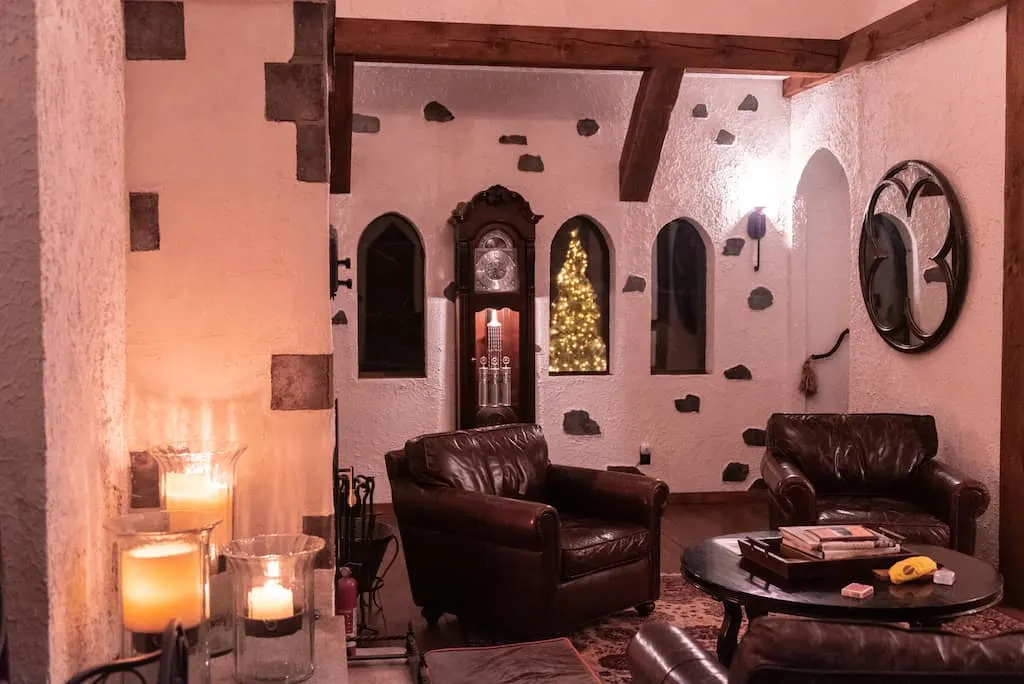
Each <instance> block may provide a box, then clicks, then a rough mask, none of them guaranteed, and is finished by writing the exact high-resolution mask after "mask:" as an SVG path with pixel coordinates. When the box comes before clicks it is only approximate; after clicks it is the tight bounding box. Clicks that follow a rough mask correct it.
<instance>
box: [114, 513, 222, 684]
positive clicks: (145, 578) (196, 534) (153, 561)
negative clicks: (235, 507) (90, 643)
mask: <svg viewBox="0 0 1024 684" xmlns="http://www.w3.org/2000/svg"><path fill="white" fill-rule="evenodd" d="M217 523H218V521H217V520H216V519H211V517H210V515H209V513H208V512H206V511H179V512H178V513H177V514H176V515H173V516H172V515H171V514H170V513H168V512H166V511H147V512H143V513H132V514H129V515H123V516H120V517H118V518H114V519H113V520H111V521H110V522H109V523H108V527H109V529H110V530H111V531H113V532H114V534H115V535H116V538H117V559H118V587H119V593H120V597H121V621H122V625H123V631H124V638H123V643H122V655H123V657H126V658H127V657H132V656H135V655H141V654H144V653H152V652H153V651H156V650H159V649H160V645H161V639H162V637H163V632H164V629H165V628H166V627H167V624H168V622H170V621H171V620H177V621H178V622H179V623H181V626H182V627H183V628H184V629H185V635H186V638H187V639H188V644H189V651H188V661H189V663H188V669H189V681H191V682H199V683H200V684H207V683H208V682H209V681H210V649H209V642H208V634H207V629H208V626H209V624H208V623H209V621H208V615H209V602H210V575H209V569H210V563H209V554H210V551H209V547H210V532H211V531H212V530H213V529H214V528H215V526H216V525H217Z"/></svg>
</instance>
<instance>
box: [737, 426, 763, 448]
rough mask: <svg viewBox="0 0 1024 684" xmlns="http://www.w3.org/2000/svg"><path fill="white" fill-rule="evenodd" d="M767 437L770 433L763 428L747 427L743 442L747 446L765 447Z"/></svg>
mask: <svg viewBox="0 0 1024 684" xmlns="http://www.w3.org/2000/svg"><path fill="white" fill-rule="evenodd" d="M767 439H768V433H766V432H765V431H764V430H762V429H761V428H747V429H746V430H744V431H743V443H744V444H746V445H747V446H753V447H763V446H764V445H765V444H766V443H767Z"/></svg>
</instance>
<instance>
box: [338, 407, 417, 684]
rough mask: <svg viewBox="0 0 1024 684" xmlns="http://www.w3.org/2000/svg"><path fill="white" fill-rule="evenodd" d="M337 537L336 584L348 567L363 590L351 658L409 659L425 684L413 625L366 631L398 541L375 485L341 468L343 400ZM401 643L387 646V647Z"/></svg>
mask: <svg viewBox="0 0 1024 684" xmlns="http://www.w3.org/2000/svg"><path fill="white" fill-rule="evenodd" d="M334 415H335V420H334V426H335V428H334V429H335V432H334V461H333V466H334V467H333V473H334V536H335V541H336V544H335V549H336V552H335V553H336V554H337V557H336V558H335V568H336V570H335V573H336V574H335V577H334V579H335V582H337V580H338V578H339V577H340V572H341V568H349V569H350V570H351V572H352V577H354V578H355V580H356V583H357V585H358V587H359V624H360V626H361V628H362V631H363V632H364V633H363V634H361V635H359V636H358V637H357V646H358V648H357V650H356V654H355V655H354V656H349V658H348V659H349V661H350V662H357V661H364V662H378V661H395V660H404V661H406V662H407V663H408V664H409V670H410V672H411V673H412V676H413V681H414V682H420V681H422V680H421V673H420V654H419V649H418V648H417V646H416V640H415V638H414V636H413V632H412V625H411V624H410V625H409V627H408V630H407V631H406V633H405V634H400V635H386V634H385V635H374V634H366V633H365V632H371V633H372V631H373V630H370V629H369V628H367V627H366V614H367V612H368V610H369V609H370V608H372V607H373V606H374V605H377V606H379V605H380V602H379V600H378V592H379V591H380V590H381V588H382V587H383V586H384V577H383V575H386V574H387V571H388V569H389V568H390V567H391V563H394V561H395V559H396V558H397V557H398V548H397V544H398V539H397V537H396V536H395V532H394V528H393V527H392V526H391V525H389V524H387V523H384V522H378V521H377V513H376V510H375V509H374V503H373V496H374V488H375V481H374V478H373V477H372V476H370V475H356V474H355V469H354V468H353V467H352V466H346V467H342V466H341V464H340V458H339V449H338V444H339V442H338V427H337V426H338V420H337V416H338V402H337V400H335V402H334ZM392 540H394V541H395V544H396V548H395V555H394V557H392V559H391V561H390V562H389V563H388V565H387V567H385V568H384V573H383V574H382V575H380V576H378V572H380V567H381V565H382V564H383V562H384V556H385V555H386V554H387V550H388V547H389V546H390V545H391V542H392ZM388 642H391V643H392V644H401V645H398V646H391V647H388V646H387V645H386V644H387V643H388Z"/></svg>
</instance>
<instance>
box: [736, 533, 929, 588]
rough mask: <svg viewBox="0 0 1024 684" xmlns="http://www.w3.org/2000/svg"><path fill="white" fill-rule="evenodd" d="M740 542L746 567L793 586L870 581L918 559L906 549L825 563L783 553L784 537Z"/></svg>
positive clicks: (785, 551)
mask: <svg viewBox="0 0 1024 684" xmlns="http://www.w3.org/2000/svg"><path fill="white" fill-rule="evenodd" d="M737 542H738V543H739V547H740V556H741V557H742V558H743V561H744V562H745V563H746V564H749V565H750V566H752V567H754V568H755V569H757V570H764V571H767V572H769V573H771V574H772V575H775V576H776V577H779V578H782V579H784V580H788V581H791V582H799V581H810V580H835V581H839V582H844V583H845V582H852V581H854V580H856V579H858V578H861V577H864V576H868V577H870V576H871V571H872V570H875V569H879V568H888V567H890V566H892V565H893V563H896V562H897V561H901V560H903V559H905V558H910V557H911V556H913V555H914V554H912V553H908V552H907V551H906V550H905V549H904V550H901V551H894V552H893V553H891V554H884V555H879V556H866V557H863V558H834V559H829V560H825V559H821V558H814V557H813V556H810V555H805V554H802V553H800V552H799V551H794V550H792V549H788V548H787V549H783V548H782V537H762V538H755V537H747V538H745V539H738V540H737Z"/></svg>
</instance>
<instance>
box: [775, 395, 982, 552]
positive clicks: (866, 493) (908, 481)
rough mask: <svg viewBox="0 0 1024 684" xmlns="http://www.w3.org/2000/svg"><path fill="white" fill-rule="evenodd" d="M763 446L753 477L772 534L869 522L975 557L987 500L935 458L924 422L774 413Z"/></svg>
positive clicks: (929, 421)
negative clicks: (762, 488)
mask: <svg viewBox="0 0 1024 684" xmlns="http://www.w3.org/2000/svg"><path fill="white" fill-rule="evenodd" d="M766 444H767V450H766V453H765V456H764V459H763V460H762V462H761V476H762V477H763V478H764V481H765V484H766V485H767V487H768V490H769V494H770V497H771V498H770V502H771V503H770V508H769V511H770V513H769V516H770V521H771V526H772V529H775V528H777V527H779V526H780V525H828V524H867V525H874V526H880V527H884V528H886V529H888V530H891V531H893V532H896V533H897V534H900V535H902V536H904V537H905V538H906V539H907V541H912V542H919V543H926V544H933V545H936V546H945V547H949V548H952V549H955V550H957V551H960V552H963V553H967V554H973V553H974V543H975V534H976V528H977V519H978V517H979V516H981V514H982V513H984V512H985V509H986V508H987V507H988V504H989V494H988V491H987V490H986V489H985V486H984V485H982V484H981V483H980V482H977V481H974V480H970V479H967V478H966V477H964V476H963V475H961V474H960V473H958V472H956V471H955V470H954V469H952V468H950V467H949V466H947V465H943V464H942V463H939V462H938V461H936V460H935V452H936V450H937V448H938V436H937V434H936V430H935V419H934V418H932V417H931V416H914V415H904V414H775V415H773V416H772V417H771V418H769V420H768V429H767V437H766Z"/></svg>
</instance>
